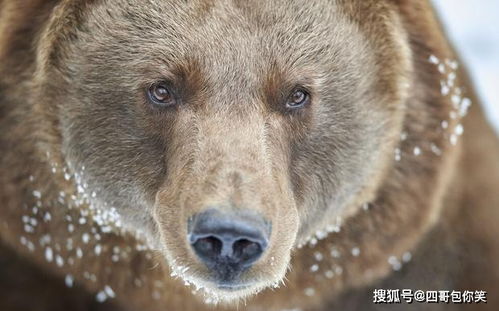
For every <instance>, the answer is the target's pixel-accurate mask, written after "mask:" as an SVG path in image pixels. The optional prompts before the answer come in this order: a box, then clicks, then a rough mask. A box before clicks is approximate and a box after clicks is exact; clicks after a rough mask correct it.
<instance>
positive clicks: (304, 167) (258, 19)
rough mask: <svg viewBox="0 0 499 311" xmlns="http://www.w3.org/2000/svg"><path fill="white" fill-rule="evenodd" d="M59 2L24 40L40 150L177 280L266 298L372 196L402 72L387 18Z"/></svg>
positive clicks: (227, 4) (351, 8)
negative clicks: (300, 256)
mask: <svg viewBox="0 0 499 311" xmlns="http://www.w3.org/2000/svg"><path fill="white" fill-rule="evenodd" d="M76 2H77V1H64V2H62V4H60V5H59V6H58V7H57V8H56V10H55V12H54V14H53V17H52V19H51V21H50V23H49V25H48V26H47V28H46V29H45V30H44V32H43V37H42V40H40V42H42V44H41V45H40V48H39V50H38V59H37V71H36V77H37V78H36V85H37V89H38V93H37V97H36V100H35V104H36V105H38V106H39V107H40V110H39V111H40V115H41V116H40V117H42V118H45V119H47V120H45V121H46V122H44V124H49V127H47V128H44V129H41V131H42V132H44V133H45V134H47V135H46V136H47V137H50V138H49V139H48V140H49V141H50V142H51V144H50V146H49V147H45V148H50V149H51V150H50V152H52V154H58V155H59V156H60V158H61V159H62V161H64V162H65V163H66V164H67V166H68V167H69V169H70V171H71V173H73V174H76V175H77V176H79V179H80V182H81V184H82V185H84V187H82V189H81V191H82V192H85V193H87V194H88V197H89V198H90V200H91V201H92V204H93V205H95V206H99V208H102V209H113V211H114V210H115V211H116V213H117V214H118V215H119V216H120V220H121V222H122V224H123V227H124V228H125V229H126V230H128V231H130V232H140V233H142V236H143V237H144V239H146V240H147V243H148V244H149V245H150V247H151V248H154V249H155V250H157V251H158V252H159V253H160V254H161V255H162V256H164V258H165V260H166V261H167V262H168V264H169V265H170V267H171V269H172V270H173V271H174V272H175V273H177V274H179V275H180V276H181V277H182V278H183V279H184V280H185V281H188V282H191V283H193V284H194V285H196V286H199V287H203V288H206V289H208V290H209V291H211V292H212V293H214V294H217V295H221V296H223V297H225V298H227V299H236V298H240V297H244V296H247V295H249V294H252V293H255V292H257V291H259V290H261V289H263V288H266V287H268V286H272V285H273V284H276V283H278V282H281V281H282V279H283V278H284V276H285V273H286V271H287V269H288V267H289V263H290V258H291V255H292V250H293V249H294V248H295V247H297V246H299V245H300V244H303V243H305V242H306V241H307V240H308V239H309V237H310V236H311V235H312V234H314V233H315V232H316V231H318V230H321V231H328V230H329V231H330V230H335V226H336V225H338V223H337V220H338V219H340V218H341V217H346V216H347V215H352V214H355V213H356V211H357V210H358V207H359V206H360V205H361V204H362V203H364V202H366V201H368V200H370V199H372V197H373V196H374V193H375V190H376V189H377V187H378V186H379V181H380V179H381V178H382V173H380V172H384V171H385V167H386V166H387V163H388V162H389V160H388V159H392V158H393V146H394V144H395V141H396V139H397V137H398V136H397V135H398V134H396V133H398V132H399V131H400V127H401V124H402V116H403V113H402V107H403V105H401V102H402V101H404V100H405V96H406V89H405V87H406V86H407V81H406V80H407V72H408V70H409V64H408V62H407V59H408V57H407V55H408V52H407V51H408V49H407V47H406V46H405V45H404V43H403V42H404V40H403V34H402V33H400V32H399V30H397V29H400V27H397V25H398V20H397V19H396V17H395V15H394V14H392V13H390V12H391V11H390V10H384V9H383V8H381V7H380V8H379V10H380V12H383V14H381V13H380V12H377V13H376V12H366V11H365V10H363V9H362V8H360V7H361V6H362V5H363V4H362V1H358V3H357V2H356V4H355V5H352V4H353V2H352V1H326V0H314V1H307V2H306V3H305V2H303V1H293V0H287V1H284V0H283V1H235V0H234V1H153V0H149V1H134V0H127V1H122V0H107V1H86V2H83V3H76ZM380 6H381V5H380Z"/></svg>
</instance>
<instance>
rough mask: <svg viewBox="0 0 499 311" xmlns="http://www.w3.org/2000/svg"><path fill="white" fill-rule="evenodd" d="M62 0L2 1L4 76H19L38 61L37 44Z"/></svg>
mask: <svg viewBox="0 0 499 311" xmlns="http://www.w3.org/2000/svg"><path fill="white" fill-rule="evenodd" d="M61 1H62V0H0V75H1V74H3V73H4V70H3V68H6V70H5V72H6V74H7V73H8V74H12V76H13V77H15V76H16V75H17V73H16V72H14V71H19V72H20V71H22V70H23V69H24V68H25V67H26V66H27V65H28V64H29V63H32V62H33V61H34V59H35V54H34V49H33V45H34V44H35V42H36V40H37V37H38V36H39V33H40V30H41V29H42V28H43V26H44V25H45V24H46V23H47V21H48V20H49V19H50V16H51V14H52V12H53V10H54V8H55V7H56V6H57V4H59V3H60V2H61Z"/></svg>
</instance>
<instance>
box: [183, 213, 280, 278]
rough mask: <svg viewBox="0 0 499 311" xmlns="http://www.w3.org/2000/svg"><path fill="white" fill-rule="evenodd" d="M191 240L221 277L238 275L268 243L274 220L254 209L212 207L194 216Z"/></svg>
mask: <svg viewBox="0 0 499 311" xmlns="http://www.w3.org/2000/svg"><path fill="white" fill-rule="evenodd" d="M188 229H189V230H188V232H189V237H188V239H189V243H190V245H191V247H192V248H193V250H194V252H195V253H196V255H197V256H198V257H199V259H201V261H202V262H203V263H204V264H205V265H206V266H207V267H208V268H210V269H211V270H212V271H213V272H214V273H215V275H216V277H217V279H219V281H229V280H230V279H234V278H236V277H237V276H238V275H239V274H240V273H241V272H242V271H244V270H245V269H247V268H249V267H251V265H253V264H254V263H255V262H256V261H257V260H258V259H259V258H260V257H261V255H262V254H263V252H264V251H265V249H266V248H267V245H268V240H269V236H270V230H271V227H270V224H269V223H268V222H267V221H265V219H264V218H263V217H262V216H260V215H258V214H257V213H255V212H253V211H251V210H235V211H230V212H222V211H219V210H217V209H208V210H206V211H204V212H202V213H199V214H197V215H195V216H194V217H192V218H191V219H190V221H189V225H188Z"/></svg>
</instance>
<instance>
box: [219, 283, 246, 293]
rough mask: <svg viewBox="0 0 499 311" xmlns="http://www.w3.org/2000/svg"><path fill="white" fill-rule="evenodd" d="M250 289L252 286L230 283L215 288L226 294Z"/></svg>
mask: <svg viewBox="0 0 499 311" xmlns="http://www.w3.org/2000/svg"><path fill="white" fill-rule="evenodd" d="M251 287H252V284H248V283H247V284H232V283H221V284H218V285H217V288H218V289H219V290H222V291H226V292H237V291H241V290H245V289H249V288H251Z"/></svg>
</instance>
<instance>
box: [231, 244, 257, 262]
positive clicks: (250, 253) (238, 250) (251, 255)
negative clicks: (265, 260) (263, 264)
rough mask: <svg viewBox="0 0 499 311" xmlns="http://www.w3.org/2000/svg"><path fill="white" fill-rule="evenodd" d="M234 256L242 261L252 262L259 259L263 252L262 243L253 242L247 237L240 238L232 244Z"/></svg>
mask: <svg viewBox="0 0 499 311" xmlns="http://www.w3.org/2000/svg"><path fill="white" fill-rule="evenodd" d="M232 249H233V252H234V257H236V258H238V259H239V260H240V261H241V263H244V264H251V263H253V262H254V261H255V260H257V259H258V258H259V257H260V255H261V254H262V252H263V250H262V246H261V245H260V243H257V242H253V241H250V240H247V239H240V240H237V241H236V242H234V244H233V246H232Z"/></svg>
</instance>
